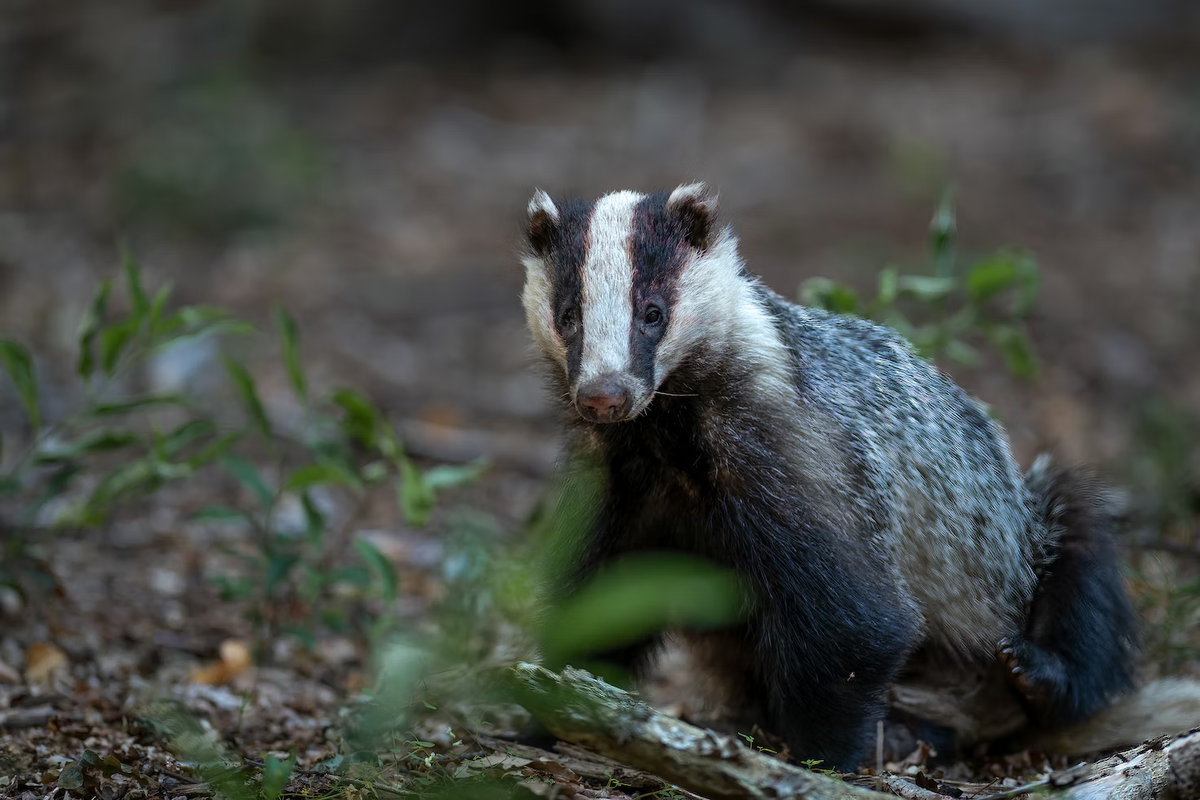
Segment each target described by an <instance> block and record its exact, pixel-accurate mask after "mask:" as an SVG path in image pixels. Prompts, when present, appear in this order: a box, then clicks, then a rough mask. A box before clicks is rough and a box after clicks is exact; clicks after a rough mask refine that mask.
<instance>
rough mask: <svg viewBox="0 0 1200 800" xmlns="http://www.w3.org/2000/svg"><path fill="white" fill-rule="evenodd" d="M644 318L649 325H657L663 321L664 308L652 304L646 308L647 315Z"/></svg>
mask: <svg viewBox="0 0 1200 800" xmlns="http://www.w3.org/2000/svg"><path fill="white" fill-rule="evenodd" d="M642 319H643V320H644V321H645V323H646V324H647V325H657V324H658V323H659V322H661V321H662V309H661V308H659V307H658V306H650V307H649V308H648V309H646V316H644V317H643V318H642Z"/></svg>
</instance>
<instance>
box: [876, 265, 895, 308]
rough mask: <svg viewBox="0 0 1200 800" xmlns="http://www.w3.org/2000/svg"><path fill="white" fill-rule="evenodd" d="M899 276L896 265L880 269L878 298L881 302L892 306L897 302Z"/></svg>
mask: <svg viewBox="0 0 1200 800" xmlns="http://www.w3.org/2000/svg"><path fill="white" fill-rule="evenodd" d="M897 280H898V276H897V273H896V268H895V267H884V268H883V269H882V270H880V271H879V290H878V300H879V302H880V304H882V305H885V306H890V305H891V304H892V303H894V302H896V293H897V290H898V283H897Z"/></svg>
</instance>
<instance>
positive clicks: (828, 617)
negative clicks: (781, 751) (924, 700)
mask: <svg viewBox="0 0 1200 800" xmlns="http://www.w3.org/2000/svg"><path fill="white" fill-rule="evenodd" d="M813 538H815V536H814V537H813ZM846 538H847V539H849V537H846ZM810 541H812V539H811V538H810ZM844 541H846V540H843V542H844ZM849 541H851V542H852V541H853V540H852V539H849ZM862 563H867V562H863V561H852V562H850V563H843V564H834V563H831V562H830V561H826V562H824V563H823V564H822V565H821V567H814V566H813V565H812V562H809V563H808V566H809V568H808V569H801V570H796V568H795V567H794V566H792V567H791V568H790V569H781V570H780V571H778V572H776V573H774V575H773V576H770V582H769V583H768V584H767V585H768V586H769V587H770V597H771V600H770V602H769V603H767V602H760V604H759V605H758V607H757V608H756V610H755V613H754V615H753V616H752V617H751V619H750V620H749V621H748V624H747V626H746V631H747V647H746V650H745V652H746V657H747V661H748V666H749V667H750V674H751V675H752V676H753V680H754V683H755V685H754V692H753V693H754V694H755V695H757V697H756V698H755V699H756V701H757V702H756V703H755V705H757V706H759V707H761V708H762V709H763V710H764V711H765V716H766V725H764V727H765V728H767V729H768V730H770V731H772V732H774V733H777V734H779V735H781V736H782V737H783V738H784V739H785V740H786V741H787V743H788V748H789V750H790V751H791V754H792V756H793V757H794V758H795V759H796V760H801V761H802V760H807V759H818V760H820V761H822V762H823V764H822V766H824V767H834V768H838V769H844V770H853V769H855V768H856V767H857V766H858V765H859V763H861V760H862V758H863V757H864V756H866V755H867V753H868V752H870V751H871V750H873V748H874V746H875V739H876V724H877V723H878V722H879V720H881V719H883V717H884V715H885V713H886V711H887V692H888V689H889V688H890V687H891V685H892V683H893V682H894V681H895V680H896V677H897V675H898V674H899V673H900V670H901V668H902V667H903V665H904V662H905V661H906V659H907V658H908V656H909V654H910V653H911V652H912V650H913V648H914V647H915V645H916V644H917V641H918V639H919V637H920V628H919V620H918V616H917V612H916V611H914V606H913V601H912V600H911V598H908V597H907V596H906V595H904V593H903V592H902V589H901V587H900V586H899V585H898V584H896V583H895V582H894V581H893V580H890V579H889V577H888V575H887V574H886V573H883V572H882V571H880V572H879V573H878V574H871V573H872V572H873V570H871V569H863V568H861V566H860V567H859V568H858V569H857V570H856V569H855V568H853V566H852V564H859V565H861V564H862Z"/></svg>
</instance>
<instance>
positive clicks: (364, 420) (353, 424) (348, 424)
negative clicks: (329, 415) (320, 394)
mask: <svg viewBox="0 0 1200 800" xmlns="http://www.w3.org/2000/svg"><path fill="white" fill-rule="evenodd" d="M330 400H332V401H333V403H334V405H336V406H338V407H339V408H340V409H342V413H343V415H344V416H343V417H342V430H343V431H344V432H345V434H346V436H347V438H349V439H352V440H354V441H356V442H358V443H359V444H361V445H362V446H363V447H375V446H376V441H375V431H376V429H377V427H378V425H379V416H380V415H379V411H378V410H376V408H375V406H374V405H372V403H371V401H370V400H367V399H366V398H365V397H363V396H362V395H361V394H359V393H358V392H355V391H353V390H351V389H338V390H337V391H335V392H334V393H333V394H332V395H331V396H330Z"/></svg>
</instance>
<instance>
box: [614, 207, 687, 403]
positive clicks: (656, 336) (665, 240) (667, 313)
mask: <svg viewBox="0 0 1200 800" xmlns="http://www.w3.org/2000/svg"><path fill="white" fill-rule="evenodd" d="M669 196H670V194H669V193H668V192H656V193H655V194H652V195H647V196H646V197H644V198H643V199H642V200H641V201H640V202H638V204H637V206H635V207H634V212H633V231H632V235H631V236H630V239H629V261H630V264H631V265H632V268H633V282H632V292H631V294H632V296H631V297H630V304H631V307H632V310H633V318H632V320H631V323H630V326H629V371H630V372H631V373H632V374H633V375H634V376H636V377H637V378H638V379H639V380H640V381H642V382H643V383H644V384H645V385H647V386H654V384H655V381H654V365H655V353H656V350H657V348H658V344H659V342H661V341H662V338H663V336H664V335H665V334H666V332H667V327H668V325H669V324H670V321H671V310H672V309H673V308H674V305H675V300H676V296H677V292H676V290H677V286H678V282H679V276H680V274H681V273H682V271H683V266H684V264H685V263H686V261H687V257H688V247H689V238H688V237H689V232H690V230H691V226H692V225H693V224H694V221H693V220H690V219H685V217H684V216H682V215H681V214H679V213H678V212H677V211H676V210H675V209H669V208H668V206H667V199H668V198H669Z"/></svg>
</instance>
